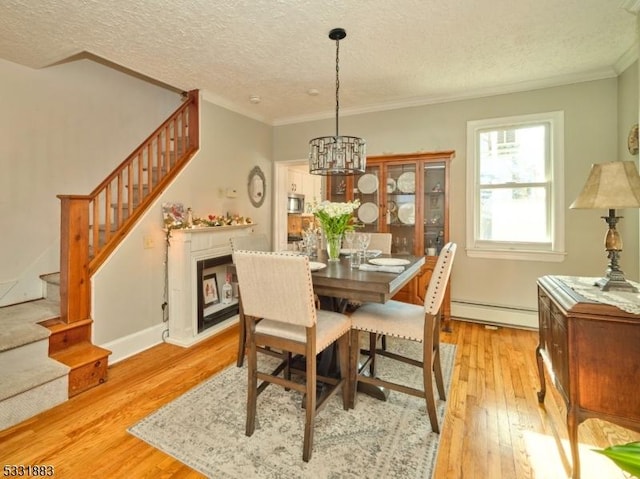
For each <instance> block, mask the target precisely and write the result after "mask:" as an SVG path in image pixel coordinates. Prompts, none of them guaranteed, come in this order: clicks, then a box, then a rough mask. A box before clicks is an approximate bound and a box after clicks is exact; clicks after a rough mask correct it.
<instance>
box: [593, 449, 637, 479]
mask: <svg viewBox="0 0 640 479" xmlns="http://www.w3.org/2000/svg"><path fill="white" fill-rule="evenodd" d="M594 451H595V452H597V453H599V454H602V455H603V456H607V457H608V458H609V459H611V460H612V461H613V462H615V463H616V464H617V466H618V467H619V468H620V469H622V470H623V471H626V472H628V473H629V474H632V475H634V476H636V477H638V478H640V442H630V443H628V444H622V445H618V446H611V447H607V448H606V449H594Z"/></svg>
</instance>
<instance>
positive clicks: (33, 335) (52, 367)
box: [0, 275, 71, 430]
mask: <svg viewBox="0 0 640 479" xmlns="http://www.w3.org/2000/svg"><path fill="white" fill-rule="evenodd" d="M47 276H49V278H48V279H49V280H50V282H46V280H47V278H46V277H43V280H44V281H45V282H46V284H47V287H46V295H45V296H46V297H45V298H44V299H40V300H37V301H30V302H27V303H21V304H16V305H13V306H6V307H4V308H0V324H2V326H3V328H2V330H1V331H0V371H2V383H1V384H0V430H2V429H5V428H8V427H10V426H12V425H14V424H17V423H19V422H21V421H23V420H25V419H28V418H29V417H31V416H34V415H35V414H38V413H39V412H41V411H44V410H46V409H49V408H51V407H53V406H56V405H58V404H60V403H63V402H64V401H66V400H67V399H68V397H69V393H68V389H69V379H68V376H69V372H70V370H71V368H70V367H69V366H66V365H64V364H62V363H60V362H58V361H56V360H55V359H52V358H50V357H49V336H50V334H51V333H50V332H49V330H48V329H47V328H45V327H43V326H41V325H39V324H38V323H39V322H40V321H48V320H52V319H54V318H57V317H59V316H60V298H59V285H58V284H56V283H57V281H56V278H57V276H59V275H47Z"/></svg>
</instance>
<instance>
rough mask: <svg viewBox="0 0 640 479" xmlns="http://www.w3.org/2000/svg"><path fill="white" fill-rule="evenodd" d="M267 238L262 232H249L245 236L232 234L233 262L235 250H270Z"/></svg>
mask: <svg viewBox="0 0 640 479" xmlns="http://www.w3.org/2000/svg"><path fill="white" fill-rule="evenodd" d="M270 249H271V248H269V240H268V239H267V236H266V235H264V234H255V233H254V234H250V235H245V236H233V237H232V238H231V256H232V259H233V262H234V263H235V258H234V257H233V256H234V253H235V252H236V251H240V250H245V251H270Z"/></svg>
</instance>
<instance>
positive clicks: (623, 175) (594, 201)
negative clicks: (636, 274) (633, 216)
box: [569, 161, 640, 293]
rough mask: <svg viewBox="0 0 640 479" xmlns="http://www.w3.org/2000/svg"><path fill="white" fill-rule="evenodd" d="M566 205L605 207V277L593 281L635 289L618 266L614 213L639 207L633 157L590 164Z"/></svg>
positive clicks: (619, 240)
mask: <svg viewBox="0 0 640 479" xmlns="http://www.w3.org/2000/svg"><path fill="white" fill-rule="evenodd" d="M569 208H572V209H573V208H590V209H596V208H602V209H608V210H609V216H602V218H603V219H604V220H605V221H606V222H607V224H608V225H609V230H608V231H607V234H606V235H605V238H604V247H605V250H606V251H607V257H608V258H609V266H608V267H607V271H606V273H605V277H604V278H601V279H599V280H598V281H596V283H595V284H596V285H597V286H599V287H600V289H601V290H602V291H627V292H634V293H637V292H638V290H637V288H635V287H634V286H633V285H632V284H630V283H629V282H628V281H627V280H626V279H625V278H624V273H623V272H622V271H621V270H620V268H619V266H618V259H619V257H620V252H621V251H622V238H620V234H619V233H618V231H617V230H616V224H617V223H618V220H619V219H620V218H622V216H616V209H620V208H640V176H638V169H637V168H636V164H635V163H634V162H633V161H611V162H609V163H600V164H594V165H591V172H590V173H589V177H588V178H587V182H586V183H585V185H584V187H583V188H582V191H581V192H580V194H579V195H578V197H577V198H576V200H575V201H574V202H573V203H572V204H571V206H570V207H569Z"/></svg>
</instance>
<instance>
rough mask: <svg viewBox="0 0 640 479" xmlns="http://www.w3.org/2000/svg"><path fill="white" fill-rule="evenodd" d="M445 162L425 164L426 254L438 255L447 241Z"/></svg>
mask: <svg viewBox="0 0 640 479" xmlns="http://www.w3.org/2000/svg"><path fill="white" fill-rule="evenodd" d="M445 172H446V169H445V163H444V162H433V163H425V165H424V183H423V184H424V203H423V204H424V254H426V255H427V256H436V255H438V254H440V250H441V249H442V247H443V246H444V241H445V213H446V207H447V205H446V204H445V199H446V196H445V186H446V181H445V180H446V176H445Z"/></svg>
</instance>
